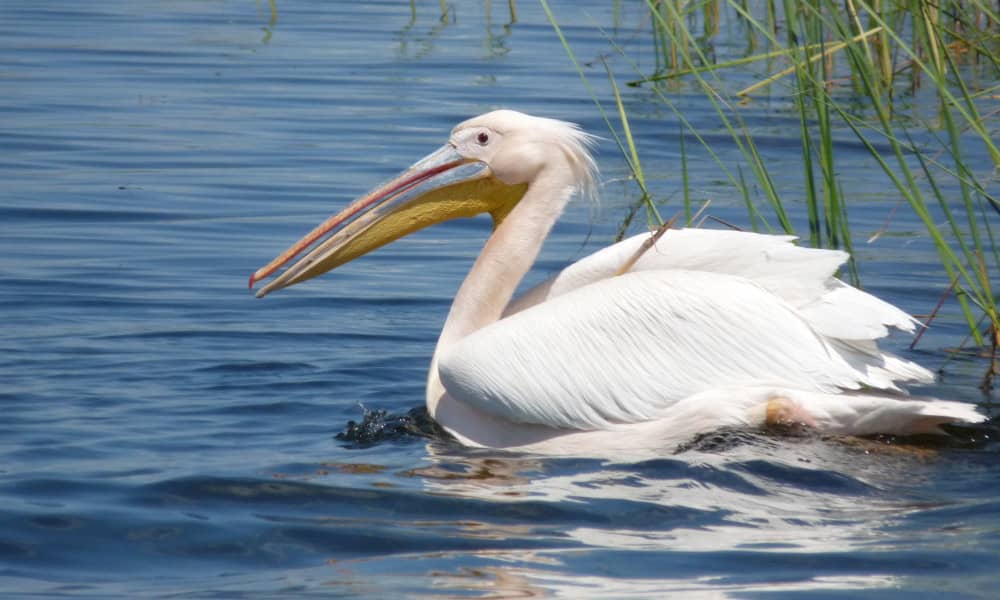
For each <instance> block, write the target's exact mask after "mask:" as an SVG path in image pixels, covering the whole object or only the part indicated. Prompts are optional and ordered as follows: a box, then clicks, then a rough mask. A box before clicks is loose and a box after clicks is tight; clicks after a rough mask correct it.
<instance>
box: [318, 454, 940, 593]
mask: <svg viewBox="0 0 1000 600" xmlns="http://www.w3.org/2000/svg"><path fill="white" fill-rule="evenodd" d="M427 451H428V456H429V458H430V459H431V461H430V463H429V464H428V465H427V466H425V467H421V468H416V469H405V470H403V471H400V472H398V473H397V474H396V476H397V477H403V478H416V479H417V480H418V481H419V482H420V483H421V485H422V487H423V489H424V490H425V491H426V492H427V493H429V494H432V495H434V496H441V497H444V498H459V499H462V500H464V501H466V502H475V503H481V504H482V505H483V506H489V507H490V508H489V510H488V511H486V513H483V514H482V515H480V518H473V519H468V518H465V517H464V516H462V515H459V514H456V515H453V516H452V517H451V519H445V520H443V521H440V520H438V521H414V522H413V523H412V524H411V526H413V527H429V528H432V529H433V528H441V527H443V528H447V529H448V530H449V531H450V532H451V534H450V535H455V536H459V537H462V538H465V539H481V540H489V541H494V542H496V543H502V544H504V545H506V546H510V545H514V546H515V547H516V546H519V545H521V546H523V545H527V546H539V545H540V546H542V548H539V549H530V550H529V549H524V548H523V547H522V548H521V549H509V548H507V549H497V548H493V549H483V550H471V551H470V550H460V551H458V550H455V551H444V552H433V553H430V554H425V553H421V552H418V553H414V554H409V555H407V556H406V559H405V563H406V564H407V568H408V569H409V570H416V572H431V573H432V574H433V578H434V588H433V592H431V593H430V595H432V596H435V597H438V596H441V595H444V596H448V595H449V594H450V593H451V592H454V593H456V594H459V593H460V592H461V593H467V592H468V591H469V590H479V591H482V592H489V593H491V594H495V595H499V596H501V597H508V596H509V597H534V596H545V595H549V594H556V595H564V596H565V597H573V598H585V597H621V596H623V595H625V596H629V597H662V594H663V593H665V592H668V591H669V592H673V593H693V592H704V593H711V594H713V595H714V596H716V597H717V596H719V595H726V594H727V593H728V592H736V593H742V592H747V591H758V592H768V591H770V592H778V591H781V592H792V591H809V590H841V591H843V590H853V589H881V588H888V587H894V586H898V585H899V584H900V581H901V580H900V576H899V573H900V570H901V566H903V565H905V563H906V562H907V560H909V559H908V558H906V557H905V556H899V555H898V553H895V554H894V553H893V551H894V550H898V549H899V547H898V543H899V542H898V541H895V540H893V539H892V532H893V531H894V530H895V529H897V528H899V527H906V526H907V520H908V519H912V518H920V517H926V516H927V515H928V514H933V513H934V511H936V510H938V509H940V508H942V507H943V506H946V505H942V504H941V503H940V502H930V501H927V500H925V499H920V498H916V497H914V496H913V494H912V491H913V490H915V489H917V490H918V489H921V488H922V487H924V486H925V485H928V484H929V483H930V479H931V477H932V476H933V472H934V471H935V469H937V468H939V467H941V466H942V465H941V464H940V462H941V461H942V460H946V459H942V458H941V457H940V456H938V455H937V453H936V451H934V450H932V449H928V448H918V447H901V448H894V447H891V446H886V445H883V444H877V443H875V442H863V441H858V440H842V441H840V440H830V439H818V438H785V437H781V438H775V437H772V436H764V435H759V436H755V437H754V438H748V437H747V436H745V435H744V436H742V438H741V443H739V444H738V445H736V446H733V447H730V448H728V449H727V450H726V451H724V452H722V453H708V452H699V451H688V452H684V453H681V454H678V455H675V456H674V457H671V458H669V459H656V460H649V461H644V462H639V463H622V464H616V463H613V462H602V461H598V460H590V459H587V460H580V459H551V458H544V459H543V458H537V457H531V456H504V455H497V454H492V453H488V452H481V451H470V450H466V449H462V448H456V447H454V446H449V445H447V444H444V443H439V442H434V443H430V444H428V445H427ZM486 515H489V516H486ZM515 515H516V516H515ZM611 557H614V558H611ZM385 560H387V558H386V557H369V558H364V559H354V560H350V561H339V562H338V563H337V568H338V570H343V571H344V572H350V573H352V575H353V577H355V578H360V579H364V577H365V573H371V572H379V573H381V572H384V570H385V568H386V567H385V565H383V564H382V563H383V561H385ZM391 560H393V562H395V561H396V560H398V559H391ZM923 561H924V563H923V567H918V566H914V567H913V568H910V567H906V568H903V569H902V570H903V571H910V570H912V571H913V574H914V575H919V574H920V572H919V571H920V568H931V569H940V568H945V566H946V563H945V559H944V555H937V556H933V555H929V556H925V557H924V559H923ZM424 563H426V564H424ZM820 565H822V566H820ZM776 572H780V573H781V575H780V576H779V577H776V576H775V573H776Z"/></svg>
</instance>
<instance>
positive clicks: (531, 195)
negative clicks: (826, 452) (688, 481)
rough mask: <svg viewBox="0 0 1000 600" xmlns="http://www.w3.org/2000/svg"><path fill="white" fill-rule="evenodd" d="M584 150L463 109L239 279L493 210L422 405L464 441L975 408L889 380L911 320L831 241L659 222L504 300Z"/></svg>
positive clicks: (298, 271)
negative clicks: (886, 344) (894, 347)
mask: <svg viewBox="0 0 1000 600" xmlns="http://www.w3.org/2000/svg"><path fill="white" fill-rule="evenodd" d="M593 145H594V138H593V137H592V136H590V135H588V134H586V133H584V132H583V131H581V130H580V129H579V127H577V126H576V125H574V124H571V123H566V122H563V121H559V120H555V119H549V118H541V117H535V116H530V115H526V114H523V113H520V112H516V111H512V110H497V111H493V112H489V113H486V114H484V115H481V116H478V117H475V118H472V119H469V120H467V121H464V122H462V123H460V124H459V125H458V126H456V127H455V128H454V129H453V130H452V132H451V136H450V138H449V140H448V143H447V144H445V145H444V146H443V147H441V148H440V149H439V150H437V151H435V152H433V153H431V154H429V155H428V156H426V157H425V158H423V159H421V160H420V161H418V162H417V163H415V164H414V165H413V166H411V167H410V168H409V169H407V170H406V171H405V172H403V173H402V174H401V175H399V176H397V177H395V178H394V179H392V180H390V181H388V182H387V183H385V184H383V185H381V186H378V187H377V188H376V189H374V190H373V191H371V192H370V193H368V194H367V195H365V196H363V197H361V198H360V199H358V200H356V201H355V202H353V203H352V204H350V205H349V206H348V207H347V208H345V209H344V210H342V211H341V212H339V213H338V214H336V215H334V216H332V217H330V218H329V219H327V220H326V221H325V222H323V223H322V224H320V225H319V226H318V227H316V228H315V229H314V230H313V231H312V232H311V233H309V234H308V235H306V236H305V237H303V238H302V239H301V240H299V241H298V242H296V243H295V244H294V245H292V246H291V247H290V248H288V250H286V251H285V252H283V253H282V254H280V255H279V256H278V257H277V258H275V259H274V260H273V261H271V263H270V264H268V265H266V266H264V267H262V268H261V269H259V270H258V271H256V272H255V273H254V274H253V275H252V276H251V277H250V287H251V289H252V288H253V286H254V284H255V283H256V282H258V281H260V280H262V279H265V278H267V277H270V276H272V275H274V274H275V272H276V271H278V270H279V269H280V268H281V267H283V266H286V265H288V266H287V267H286V268H285V269H284V271H282V272H281V273H280V274H278V275H277V276H276V277H274V279H272V280H271V281H269V282H268V283H267V284H266V285H264V286H263V287H262V288H260V290H259V291H258V292H257V296H258V297H263V296H265V295H266V294H269V293H271V292H274V291H276V290H279V289H282V288H285V287H288V286H290V285H293V284H296V283H300V282H302V281H305V280H307V279H310V278H312V277H316V276H317V275H320V274H322V273H325V272H327V271H329V270H331V269H334V268H336V267H338V266H340V265H343V264H344V263H347V262H349V261H351V260H354V259H356V258H358V257H360V256H362V255H364V254H366V253H367V252H370V251H372V250H374V249H376V248H378V247H380V246H383V245H385V244H388V243H390V242H392V241H394V240H396V239H398V238H400V237H402V236H405V235H407V234H409V233H412V232H414V231H416V230H419V229H422V228H425V227H427V226H430V225H433V224H435V223H439V222H442V221H445V220H449V219H455V218H459V217H472V216H475V215H479V214H482V213H489V214H490V215H491V216H492V218H493V224H494V227H493V232H492V234H491V235H490V237H489V239H488V240H487V241H486V244H485V246H484V247H483V249H482V252H481V253H480V254H479V257H478V258H477V259H476V261H475V264H474V265H473V267H472V269H471V270H470V271H469V273H468V275H467V276H466V278H465V280H464V282H463V283H462V285H461V286H460V288H459V290H458V292H457V293H456V295H455V299H454V301H453V303H452V305H451V310H450V312H449V313H448V318H447V321H446V322H445V324H444V326H443V328H442V330H441V333H440V337H439V339H438V342H437V347H436V349H435V351H434V355H433V358H432V359H431V366H430V372H429V375H428V378H427V396H426V402H427V410H428V411H429V413H430V415H431V417H432V418H434V419H435V420H436V421H437V422H438V423H439V424H440V425H442V426H443V427H444V428H445V429H446V430H447V431H448V432H450V433H451V434H452V435H453V436H454V437H455V438H456V439H457V440H459V441H460V442H462V443H463V444H466V445H469V446H480V447H489V448H502V449H509V450H516V451H526V452H537V453H544V454H575V455H585V454H608V453H616V452H625V451H653V452H655V451H663V450H670V449H673V448H674V447H676V445H677V444H679V443H682V442H684V441H687V440H689V439H690V438H692V437H693V436H695V435H698V434H701V433H706V432H709V431H712V430H715V429H717V428H720V427H761V426H766V425H773V424H780V423H798V424H803V425H805V426H808V427H812V428H815V429H817V430H820V431H824V432H832V433H837V434H848V435H868V434H876V433H886V434H918V433H943V431H942V430H941V429H940V427H939V426H940V425H942V424H945V423H950V422H979V421H982V420H984V417H983V416H982V415H980V414H979V413H978V412H977V411H976V410H975V408H974V407H973V406H972V405H970V404H967V403H962V402H956V401H946V400H939V399H933V398H916V397H910V396H908V395H906V393H905V392H904V391H903V390H902V388H901V387H900V384H904V383H908V382H912V383H926V382H930V381H932V380H933V374H932V373H931V372H930V371H928V370H927V369H925V368H923V367H921V366H920V365H918V364H916V363H914V362H911V361H909V360H906V359H903V358H900V357H898V356H894V355H892V354H890V353H888V352H884V351H882V350H880V349H879V348H878V346H877V345H876V342H877V340H878V339H879V338H882V337H884V336H886V335H887V334H888V333H889V330H890V328H895V329H901V330H904V331H909V332H912V331H913V329H914V327H915V325H916V324H917V323H916V321H915V320H914V319H913V317H911V316H910V315H908V314H906V313H905V312H903V311H902V310H900V309H898V308H896V307H895V306H893V305H891V304H889V303H887V302H884V301H882V300H880V299H878V298H876V297H875V296H872V295H871V294H868V293H865V292H863V291H861V290H858V289H857V288H854V287H851V286H849V285H847V284H845V283H843V282H841V281H840V280H838V279H837V278H836V277H835V273H836V271H837V269H838V268H839V267H840V266H841V265H842V264H843V263H844V262H845V260H846V259H847V255H846V254H845V253H844V252H840V251H837V250H825V249H814V248H804V247H799V246H796V245H795V244H794V243H793V241H794V239H795V238H794V237H791V236H783V235H762V234H756V233H747V232H739V231H729V230H708V229H691V228H689V229H672V230H669V231H667V232H666V234H665V235H663V236H662V237H661V238H659V239H658V240H657V241H656V242H655V244H652V246H651V247H650V248H649V249H648V250H646V251H642V249H641V247H642V245H643V243H644V242H645V241H646V240H648V239H649V234H640V235H637V236H634V237H631V238H629V239H626V240H624V241H621V242H619V243H617V244H614V245H612V246H609V247H607V248H604V249H602V250H600V251H598V252H596V253H594V254H592V255H590V256H587V257H586V258H583V259H582V260H580V261H578V262H576V263H574V264H572V265H570V266H569V267H567V268H566V269H564V270H562V271H561V272H559V273H557V274H556V275H554V276H553V277H551V278H550V279H548V280H546V281H544V282H543V283H541V284H539V285H537V286H535V287H534V288H532V289H530V290H528V291H526V292H525V293H523V294H522V295H520V296H519V297H517V298H514V293H515V290H516V289H517V287H518V284H519V283H520V281H521V279H522V278H523V276H524V275H525V274H526V273H527V272H528V271H529V269H530V268H531V266H532V264H533V263H534V261H535V259H536V258H537V256H538V253H539V251H540V249H541V247H542V244H543V242H544V241H545V238H546V237H547V236H548V234H549V231H550V230H551V228H552V226H553V224H554V223H555V221H556V219H558V218H559V216H560V214H561V213H562V211H563V209H564V207H565V206H566V204H567V202H568V201H569V200H570V199H571V197H572V196H574V194H588V193H592V192H593V191H594V187H595V181H596V177H597V167H596V164H595V162H594V159H593V158H592V157H591V153H590V149H591V147H592V146H593ZM300 255H301V258H298V259H297V260H295V259H296V257H298V256H300ZM636 256H638V258H636ZM293 261H294V262H293ZM289 263H291V264H289ZM621 271H624V272H621Z"/></svg>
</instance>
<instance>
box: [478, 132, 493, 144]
mask: <svg viewBox="0 0 1000 600" xmlns="http://www.w3.org/2000/svg"><path fill="white" fill-rule="evenodd" d="M476 141H477V142H479V144H480V145H481V146H485V145H486V144H487V143H488V142H489V141H490V134H488V133H486V132H485V131H480V132H479V135H477V136H476Z"/></svg>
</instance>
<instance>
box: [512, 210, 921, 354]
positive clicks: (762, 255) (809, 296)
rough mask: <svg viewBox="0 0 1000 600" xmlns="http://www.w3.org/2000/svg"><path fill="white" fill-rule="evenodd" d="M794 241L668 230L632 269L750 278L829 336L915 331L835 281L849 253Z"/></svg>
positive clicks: (614, 264) (583, 275)
mask: <svg viewBox="0 0 1000 600" xmlns="http://www.w3.org/2000/svg"><path fill="white" fill-rule="evenodd" d="M648 238H649V234H639V235H635V236H632V237H630V238H628V239H625V240H622V241H621V242H619V243H617V244H614V245H611V246H608V247H606V248H603V249H601V250H599V251H597V252H595V253H594V254H591V255H590V256H587V257H585V258H583V259H581V260H579V261H577V262H575V263H573V264H572V265H570V266H569V267H567V268H565V269H563V270H562V271H560V272H559V273H557V274H556V275H555V276H553V277H551V278H549V279H547V280H545V281H543V282H542V283H540V284H538V285H537V286H535V287H534V288H531V289H530V290H528V291H527V292H525V293H524V294H522V295H521V296H520V297H518V298H517V299H516V300H514V302H512V303H511V305H510V306H509V307H508V308H507V310H506V314H507V315H511V314H514V313H516V312H518V311H520V310H524V309H525V308H528V307H530V306H534V305H536V304H541V303H542V302H545V301H547V300H549V299H551V298H554V297H556V296H559V295H562V294H565V293H567V292H569V291H572V290H575V289H578V288H581V287H583V286H585V285H589V284H592V283H595V282H597V281H600V280H602V279H607V278H609V277H613V276H614V274H615V273H616V272H617V271H618V269H619V268H620V267H621V266H622V265H623V264H625V262H626V261H627V260H628V259H629V257H631V256H632V255H633V254H635V252H636V251H638V250H639V248H640V246H641V245H642V244H643V242H645V241H646V240H647V239H648ZM794 240H795V238H794V237H793V236H778V235H762V234H757V233H750V232H743V231H728V230H715V229H676V230H670V231H668V232H666V234H665V235H664V236H663V237H662V238H660V240H659V241H658V242H657V243H656V246H655V247H653V248H650V249H649V250H647V251H646V252H645V253H643V254H642V255H641V257H640V258H639V260H638V261H637V262H636V263H635V265H634V266H633V267H632V269H631V270H632V271H634V272H641V271H650V270H665V269H684V270H690V271H705V272H709V273H726V274H729V275H738V276H740V277H744V278H746V279H750V280H752V281H755V282H756V283H758V284H760V285H761V286H763V287H764V288H765V289H767V290H768V291H770V292H771V293H773V294H775V295H776V296H778V297H780V298H782V299H783V300H785V301H787V302H788V303H789V304H790V305H791V306H793V307H795V308H796V309H798V310H799V311H800V314H801V316H802V317H803V318H804V319H805V320H806V321H807V322H808V323H809V324H810V325H811V326H812V327H813V328H814V329H816V330H817V332H819V333H822V334H823V335H825V336H826V337H829V338H836V339H844V340H873V339H876V338H880V337H884V336H885V335H887V334H888V328H889V327H896V328H899V329H903V330H905V331H912V330H913V327H914V325H915V321H914V320H913V318H912V317H910V315H908V314H906V313H905V312H903V311H902V310H900V309H898V308H896V307H895V306H893V305H891V304H889V303H888V302H884V301H882V300H879V299H878V298H876V297H875V296H872V295H871V294H867V293H865V292H862V291H861V290H858V289H856V288H853V287H851V286H849V285H847V284H845V283H843V282H841V281H839V280H838V279H836V278H835V277H834V274H835V273H836V271H837V269H839V268H840V266H841V265H843V264H844V262H845V261H846V260H847V258H848V256H847V254H846V253H845V252H841V251H839V250H823V249H816V248H803V247H800V246H796V245H795V244H794V243H792V242H793V241H794Z"/></svg>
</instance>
